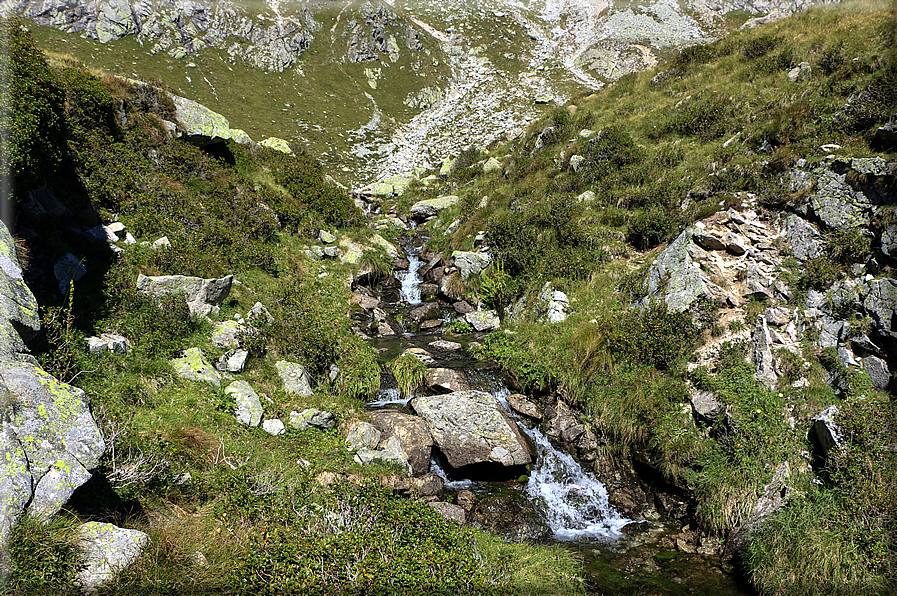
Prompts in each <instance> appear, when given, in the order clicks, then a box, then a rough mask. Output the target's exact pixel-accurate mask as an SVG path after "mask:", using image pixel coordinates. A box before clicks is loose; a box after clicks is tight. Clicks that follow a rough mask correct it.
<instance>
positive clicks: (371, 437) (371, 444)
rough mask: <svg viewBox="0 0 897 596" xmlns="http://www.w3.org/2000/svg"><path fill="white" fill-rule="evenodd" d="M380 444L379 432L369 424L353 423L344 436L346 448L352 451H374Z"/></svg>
mask: <svg viewBox="0 0 897 596" xmlns="http://www.w3.org/2000/svg"><path fill="white" fill-rule="evenodd" d="M379 444H380V431H379V430H377V428H376V427H375V426H374V425H373V424H371V423H369V422H353V423H352V425H351V426H350V427H349V434H348V435H346V446H347V447H348V448H349V449H351V450H352V451H356V450H358V449H361V448H366V449H376V448H377V445H379Z"/></svg>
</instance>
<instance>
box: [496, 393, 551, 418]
mask: <svg viewBox="0 0 897 596" xmlns="http://www.w3.org/2000/svg"><path fill="white" fill-rule="evenodd" d="M506 399H507V401H508V405H509V406H511V408H512V409H513V410H514V411H515V412H517V413H518V414H523V415H524V416H526V417H527V418H532V419H533V420H542V418H543V417H544V416H545V413H544V412H543V411H542V408H540V407H539V406H537V405H536V404H534V403H533V402H531V401H530V400H529V399H527V398H526V396H525V395H521V394H519V393H512V394H511V395H509V396H508V397H507V398H506Z"/></svg>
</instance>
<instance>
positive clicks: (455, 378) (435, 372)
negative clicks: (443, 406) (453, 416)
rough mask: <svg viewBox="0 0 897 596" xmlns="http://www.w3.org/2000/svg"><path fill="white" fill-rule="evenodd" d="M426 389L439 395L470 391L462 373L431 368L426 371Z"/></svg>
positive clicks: (448, 369)
mask: <svg viewBox="0 0 897 596" xmlns="http://www.w3.org/2000/svg"><path fill="white" fill-rule="evenodd" d="M426 383H427V387H429V388H430V389H433V390H434V391H439V392H441V393H453V392H455V391H466V390H468V389H470V384H469V383H468V382H467V377H466V376H465V375H464V373H463V372H461V371H458V370H453V369H451V368H431V369H429V370H428V371H427V378H426Z"/></svg>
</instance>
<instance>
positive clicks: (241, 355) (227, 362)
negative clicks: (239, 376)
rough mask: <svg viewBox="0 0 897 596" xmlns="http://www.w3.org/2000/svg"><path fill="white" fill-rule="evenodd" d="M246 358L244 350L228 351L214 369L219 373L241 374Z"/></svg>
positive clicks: (247, 354) (247, 355) (246, 353)
mask: <svg viewBox="0 0 897 596" xmlns="http://www.w3.org/2000/svg"><path fill="white" fill-rule="evenodd" d="M247 358H249V352H247V351H246V350H228V351H227V352H225V353H224V354H223V355H222V356H221V358H219V359H218V362H216V363H215V368H217V369H218V370H220V371H221V372H229V373H241V372H243V369H244V368H245V367H246V359H247Z"/></svg>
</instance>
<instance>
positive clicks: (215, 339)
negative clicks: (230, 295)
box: [212, 319, 255, 349]
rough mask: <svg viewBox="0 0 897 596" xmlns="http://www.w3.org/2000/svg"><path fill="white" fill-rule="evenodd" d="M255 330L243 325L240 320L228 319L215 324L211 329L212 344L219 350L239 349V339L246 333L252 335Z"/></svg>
mask: <svg viewBox="0 0 897 596" xmlns="http://www.w3.org/2000/svg"><path fill="white" fill-rule="evenodd" d="M254 331H255V329H253V328H252V326H250V325H246V324H244V321H243V320H242V319H229V320H227V321H220V322H218V323H215V325H214V327H213V328H212V343H213V344H215V345H216V346H218V347H219V348H232V349H236V348H239V347H240V338H241V337H242V336H243V335H244V334H247V333H253V332H254Z"/></svg>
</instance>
